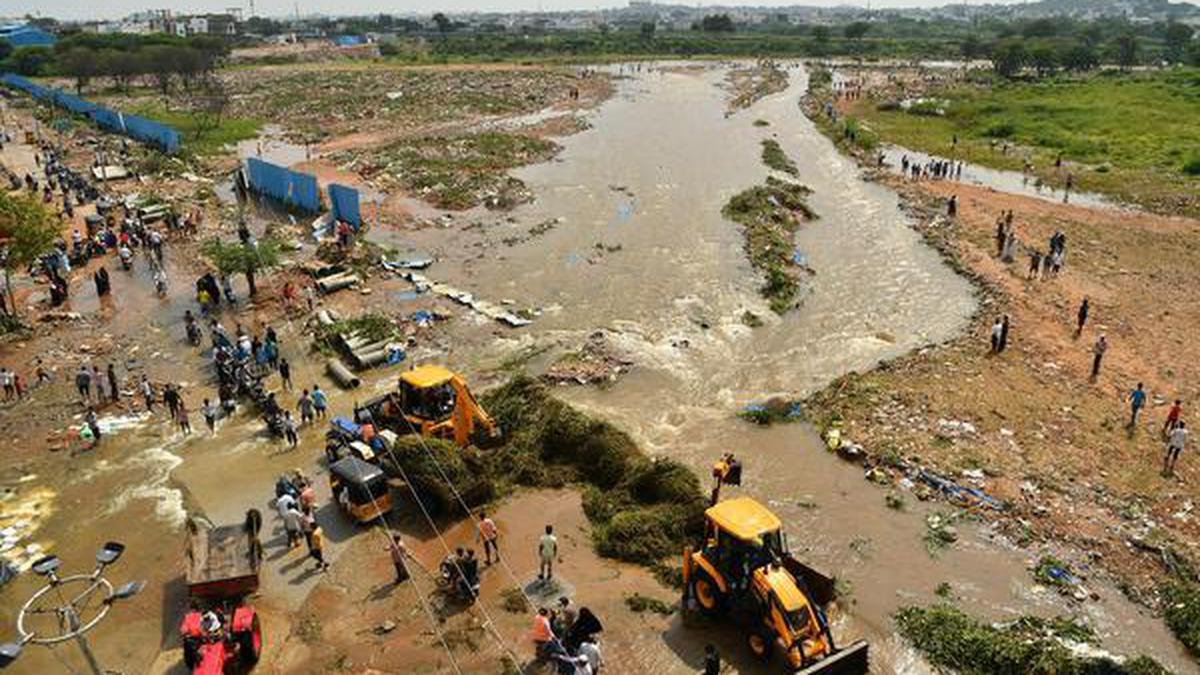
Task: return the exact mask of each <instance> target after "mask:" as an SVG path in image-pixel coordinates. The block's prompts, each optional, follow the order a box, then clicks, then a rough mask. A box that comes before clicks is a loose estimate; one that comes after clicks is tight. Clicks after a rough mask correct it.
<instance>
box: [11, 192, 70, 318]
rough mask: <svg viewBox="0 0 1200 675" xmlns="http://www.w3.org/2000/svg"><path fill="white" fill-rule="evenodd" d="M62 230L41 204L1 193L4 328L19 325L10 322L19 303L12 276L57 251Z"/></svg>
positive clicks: (22, 195)
mask: <svg viewBox="0 0 1200 675" xmlns="http://www.w3.org/2000/svg"><path fill="white" fill-rule="evenodd" d="M59 236H60V230H59V226H58V223H57V222H55V220H54V218H53V217H52V216H51V215H50V212H49V211H47V210H46V207H44V206H42V204H41V202H40V201H38V200H37V199H35V198H33V197H28V196H26V195H24V194H11V193H9V192H8V191H7V190H0V241H3V242H4V243H3V248H0V263H2V264H3V265H4V288H5V289H8V293H7V295H8V298H7V300H8V302H7V303H6V302H5V301H4V300H5V299H4V298H3V297H0V313H3V314H4V315H5V316H6V320H5V321H4V322H3V326H4V328H5V329H6V332H7V330H8V329H11V328H13V327H15V326H16V325H17V322H15V321H10V320H7V319H8V318H12V317H15V316H16V315H17V300H16V297H15V296H14V295H13V294H12V292H11V289H12V288H13V284H12V273H13V271H14V270H18V271H19V270H25V269H27V268H29V266H30V265H33V264H34V263H36V262H37V261H38V259H39V258H40V257H41V256H42V255H44V254H46V253H47V252H49V251H50V250H51V249H53V248H54V243H55V242H56V241H58V238H59Z"/></svg>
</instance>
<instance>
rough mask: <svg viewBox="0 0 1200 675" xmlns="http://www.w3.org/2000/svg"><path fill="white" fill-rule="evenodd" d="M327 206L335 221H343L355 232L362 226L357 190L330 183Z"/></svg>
mask: <svg viewBox="0 0 1200 675" xmlns="http://www.w3.org/2000/svg"><path fill="white" fill-rule="evenodd" d="M329 204H330V210H331V211H333V217H334V219H335V220H344V221H346V222H347V223H349V224H351V225H353V226H354V229H356V230H357V229H358V227H359V226H360V225H362V217H361V216H360V215H359V211H358V190H355V189H354V188H349V187H346V186H345V185H338V184H337V183H330V184H329Z"/></svg>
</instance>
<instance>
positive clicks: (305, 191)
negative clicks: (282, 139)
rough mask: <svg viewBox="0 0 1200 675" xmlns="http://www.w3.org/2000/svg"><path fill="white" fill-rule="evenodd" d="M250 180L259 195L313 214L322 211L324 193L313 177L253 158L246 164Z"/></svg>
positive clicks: (251, 185) (251, 186)
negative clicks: (322, 195) (322, 193)
mask: <svg viewBox="0 0 1200 675" xmlns="http://www.w3.org/2000/svg"><path fill="white" fill-rule="evenodd" d="M246 177H247V178H248V179H249V181H250V189H251V190H254V191H255V192H259V193H262V194H264V195H267V196H268V197H272V198H274V199H277V200H279V201H281V202H283V203H284V204H288V205H291V206H296V207H299V208H301V209H304V210H305V211H308V212H310V213H317V212H319V211H320V210H321V192H320V189H319V188H318V187H317V179H316V178H315V177H313V176H310V175H308V174H306V173H297V172H295V171H292V170H291V169H285V168H284V167H282V166H278V165H275V164H271V163H270V162H264V161H262V160H261V159H258V158H256V157H251V158H250V159H247V160H246Z"/></svg>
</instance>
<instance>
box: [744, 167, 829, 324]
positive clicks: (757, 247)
mask: <svg viewBox="0 0 1200 675" xmlns="http://www.w3.org/2000/svg"><path fill="white" fill-rule="evenodd" d="M809 192H811V190H809V188H808V187H806V186H804V185H801V184H799V183H793V182H791V181H785V180H780V179H778V178H776V177H774V176H769V177H767V182H766V183H764V184H763V185H756V186H754V187H752V188H749V189H747V190H743V191H741V192H739V193H737V194H736V195H734V196H733V198H732V199H730V200H729V203H728V204H726V205H725V208H723V209H722V210H721V213H722V214H724V215H725V217H726V218H728V219H730V220H732V221H734V222H736V223H738V224H740V225H741V226H742V231H743V236H744V238H745V244H744V245H743V248H744V249H745V251H746V255H747V256H749V257H750V262H751V264H753V265H754V267H755V269H757V270H759V271H760V272H762V273H763V274H764V275H765V276H766V283H765V284H764V285H763V287H762V288H761V289H760V290H759V292H760V293H761V294H762V296H763V297H764V298H766V299H767V300H769V301H770V303H771V309H773V310H774V311H775V312H776V313H778V314H783V313H784V312H786V311H787V310H789V309H791V308H792V307H793V306H794V305H795V302H796V297H797V296H798V295H799V294H800V290H801V284H800V280H801V278H802V275H803V274H804V272H805V268H803V267H802V266H800V265H798V264H797V263H796V262H795V260H793V257H792V249H793V244H792V236H793V235H794V234H795V233H796V230H797V229H799V227H800V221H801V220H811V219H813V218H816V214H815V213H813V211H812V209H811V208H809V206H808V202H807V201H806V198H807V197H808V194H809Z"/></svg>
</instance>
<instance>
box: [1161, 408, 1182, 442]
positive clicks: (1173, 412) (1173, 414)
mask: <svg viewBox="0 0 1200 675" xmlns="http://www.w3.org/2000/svg"><path fill="white" fill-rule="evenodd" d="M1182 414H1183V401H1180V400H1179V399H1175V404H1174V405H1172V406H1171V409H1170V410H1168V411H1167V419H1166V420H1165V421H1164V422H1163V428H1162V437H1163V439H1166V437H1167V434H1169V433H1171V430H1172V429H1174V428H1175V427H1176V425H1178V424H1179V416H1180V415H1182Z"/></svg>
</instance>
